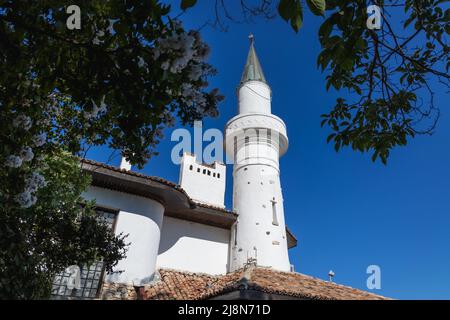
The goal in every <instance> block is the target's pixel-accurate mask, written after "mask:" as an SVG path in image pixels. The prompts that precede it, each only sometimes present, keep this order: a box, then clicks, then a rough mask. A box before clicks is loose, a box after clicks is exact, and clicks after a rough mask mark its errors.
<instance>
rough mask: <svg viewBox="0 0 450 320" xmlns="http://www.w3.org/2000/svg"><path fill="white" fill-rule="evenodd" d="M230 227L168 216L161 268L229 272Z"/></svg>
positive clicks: (163, 229) (159, 257) (161, 246)
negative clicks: (225, 227) (219, 226)
mask: <svg viewBox="0 0 450 320" xmlns="http://www.w3.org/2000/svg"><path fill="white" fill-rule="evenodd" d="M229 242H230V230H226V229H222V228H217V227H212V226H207V225H203V224H199V223H195V222H190V221H186V220H181V219H176V218H171V217H164V222H163V227H162V236H161V243H160V246H159V254H158V260H157V263H156V264H157V266H158V268H171V269H177V270H185V271H190V272H202V273H207V274H225V273H226V272H227V265H228V253H229V250H228V248H229Z"/></svg>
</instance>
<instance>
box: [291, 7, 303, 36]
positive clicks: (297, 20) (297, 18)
mask: <svg viewBox="0 0 450 320" xmlns="http://www.w3.org/2000/svg"><path fill="white" fill-rule="evenodd" d="M295 7H296V8H295V10H294V14H293V15H292V16H291V27H292V29H294V31H295V32H298V31H299V30H300V28H301V27H302V25H303V7H302V3H301V1H300V0H296V2H295Z"/></svg>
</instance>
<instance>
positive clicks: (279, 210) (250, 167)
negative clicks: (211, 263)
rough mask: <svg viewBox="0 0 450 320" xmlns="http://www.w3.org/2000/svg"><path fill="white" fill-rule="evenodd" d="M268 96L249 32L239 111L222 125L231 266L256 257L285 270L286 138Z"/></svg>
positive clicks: (240, 265)
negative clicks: (231, 221)
mask: <svg viewBox="0 0 450 320" xmlns="http://www.w3.org/2000/svg"><path fill="white" fill-rule="evenodd" d="M271 98H272V94H271V89H270V87H269V85H268V84H267V82H266V79H265V77H264V74H263V71H262V68H261V65H260V63H259V60H258V57H257V56H256V52H255V48H254V39H253V36H252V35H250V51H249V53H248V57H247V63H246V65H245V69H244V73H243V74H242V79H241V83H240V85H239V87H238V99H239V114H238V115H237V116H235V117H233V118H232V119H231V120H230V121H229V122H228V123H227V125H226V150H227V154H228V156H229V157H233V159H234V167H233V209H234V210H235V211H236V213H237V214H238V215H239V217H238V221H237V223H236V225H235V226H234V234H233V237H232V239H231V246H230V247H231V249H230V250H231V252H230V256H231V259H230V271H234V270H236V269H239V268H242V267H243V266H244V265H245V264H246V263H248V262H251V261H253V262H254V261H255V260H256V263H257V265H259V266H265V267H272V268H274V269H277V270H281V271H289V270H290V263H289V256H288V248H287V240H286V228H285V223H284V210H283V195H282V192H281V184H280V169H279V157H281V156H282V155H283V154H284V153H286V150H287V148H288V138H287V134H286V126H285V124H284V122H283V121H282V120H281V119H280V118H278V117H277V116H275V115H273V114H272V113H271V100H272V99H271Z"/></svg>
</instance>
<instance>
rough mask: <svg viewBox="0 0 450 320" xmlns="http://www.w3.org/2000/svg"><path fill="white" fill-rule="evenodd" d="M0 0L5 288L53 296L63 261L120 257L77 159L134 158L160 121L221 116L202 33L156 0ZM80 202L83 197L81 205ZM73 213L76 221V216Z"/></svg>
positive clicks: (0, 239)
mask: <svg viewBox="0 0 450 320" xmlns="http://www.w3.org/2000/svg"><path fill="white" fill-rule="evenodd" d="M76 4H77V5H78V6H79V7H80V9H81V29H74V30H72V29H69V28H68V27H67V25H66V22H67V20H68V19H69V18H70V20H71V21H72V19H73V17H71V14H69V13H67V12H66V10H67V6H68V4H67V1H61V0H39V1H17V0H0V119H1V121H2V123H1V124H2V125H1V126H0V142H1V144H0V145H1V148H0V162H1V163H2V164H4V166H3V167H2V172H1V174H0V182H1V185H0V198H1V204H0V210H1V211H0V220H1V221H0V222H1V223H0V224H1V226H0V231H1V233H0V243H1V250H2V251H1V259H0V272H1V274H2V275H1V283H0V285H1V288H0V291H1V292H0V295H1V296H0V298H5V297H13V298H40V297H45V296H48V290H49V282H50V281H51V278H52V276H53V275H54V274H55V273H56V272H57V271H60V270H61V268H64V267H67V266H69V265H72V264H86V263H88V262H89V261H92V260H93V259H97V258H102V259H103V260H104V261H105V263H106V265H107V267H108V268H110V267H111V266H113V265H114V264H115V263H116V262H117V260H118V259H120V258H122V257H123V255H124V251H123V248H124V242H123V238H122V237H114V235H112V234H111V233H110V232H109V231H108V230H106V229H105V227H104V226H101V225H100V224H98V223H96V222H95V221H94V216H93V211H92V210H91V205H88V204H86V203H83V200H82V199H81V194H82V192H83V191H84V190H85V188H86V186H87V185H88V182H87V180H86V178H85V177H84V176H83V175H82V174H81V172H80V170H79V168H78V166H77V165H76V162H77V160H76V159H75V158H70V156H69V155H66V154H65V153H63V152H69V154H76V155H80V156H83V152H84V151H85V150H86V146H92V145H104V144H107V145H109V146H110V147H111V148H113V149H115V150H120V152H121V153H122V154H123V155H124V156H125V157H127V159H128V160H129V161H130V162H132V163H133V164H136V165H138V166H141V167H142V166H143V165H144V164H145V162H146V161H147V160H148V159H149V158H150V157H151V156H152V155H154V154H156V151H155V148H156V145H157V144H158V142H159V141H160V139H161V138H162V130H163V129H164V127H167V126H171V125H173V124H174V122H175V120H176V118H178V119H179V120H180V121H181V122H182V123H183V124H190V123H192V122H193V121H195V120H200V119H202V118H203V117H205V116H216V115H217V104H218V102H219V101H220V100H222V98H223V97H222V96H221V95H220V94H219V92H218V90H217V89H212V90H209V89H208V88H207V87H208V82H207V78H208V77H209V76H211V75H213V74H215V70H214V69H213V68H212V67H211V66H210V65H209V64H208V63H206V59H207V56H208V53H209V48H208V46H207V45H206V44H205V43H204V42H203V41H202V40H201V38H200V35H199V33H198V32H197V31H193V30H191V31H187V30H185V29H184V28H183V26H182V24H181V23H180V22H179V21H177V20H174V19H171V18H170V17H169V12H170V6H165V5H162V4H160V3H159V2H158V1H156V0H137V1H105V0H84V1H77V2H76ZM80 204H81V206H80ZM76 219H78V220H76Z"/></svg>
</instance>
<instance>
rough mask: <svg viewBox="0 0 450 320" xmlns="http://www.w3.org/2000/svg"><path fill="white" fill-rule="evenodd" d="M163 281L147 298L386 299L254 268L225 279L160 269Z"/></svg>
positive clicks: (149, 290) (146, 290) (146, 291)
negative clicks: (241, 293)
mask: <svg viewBox="0 0 450 320" xmlns="http://www.w3.org/2000/svg"><path fill="white" fill-rule="evenodd" d="M159 273H160V275H161V280H160V281H159V282H157V283H155V284H154V285H150V286H146V287H145V288H144V290H143V291H144V299H150V300H201V299H209V298H213V297H217V296H220V295H222V294H225V293H228V292H232V291H235V290H240V289H253V290H257V291H261V292H265V293H269V294H278V295H285V296H290V297H298V298H306V299H317V300H385V299H388V298H386V297H383V296H379V295H375V294H372V293H369V292H366V291H362V290H358V289H354V288H351V287H347V286H343V285H339V284H336V283H332V282H328V281H324V280H321V279H317V278H314V277H310V276H307V275H303V274H300V273H295V272H280V271H275V270H273V269H270V268H261V267H251V268H249V269H247V270H238V271H235V272H232V273H229V274H226V275H222V276H220V275H219V276H211V275H207V274H201V273H191V272H183V271H177V270H169V269H160V270H159Z"/></svg>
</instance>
